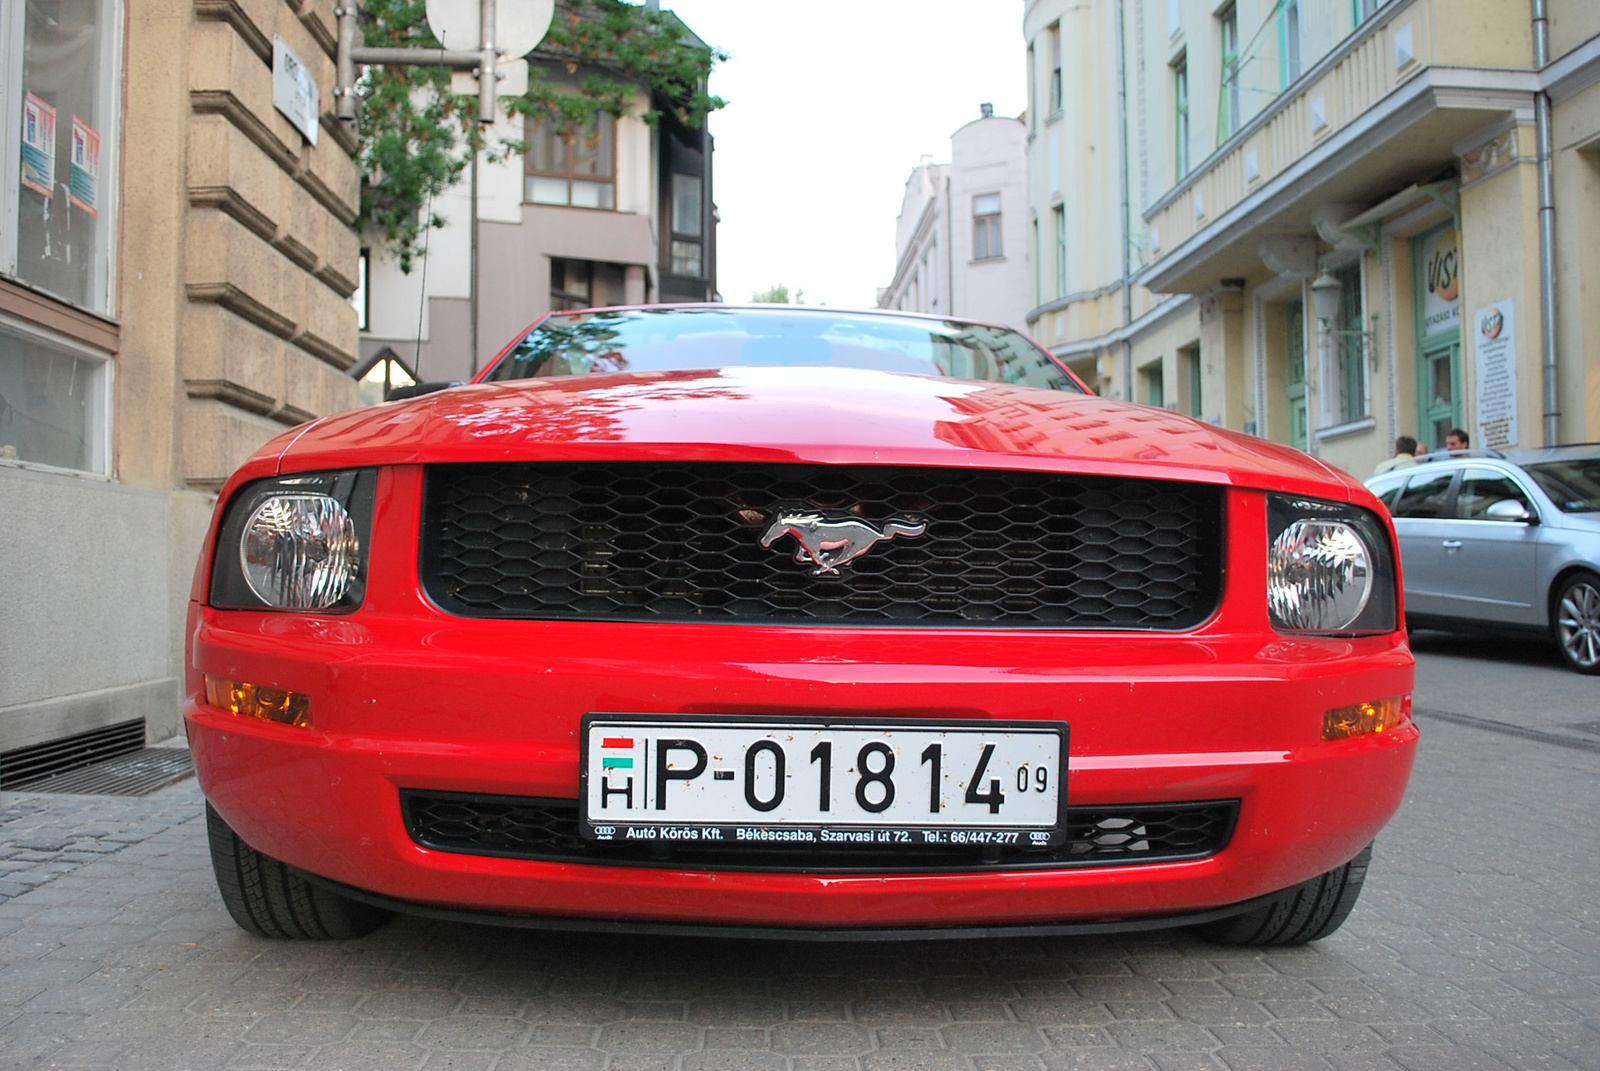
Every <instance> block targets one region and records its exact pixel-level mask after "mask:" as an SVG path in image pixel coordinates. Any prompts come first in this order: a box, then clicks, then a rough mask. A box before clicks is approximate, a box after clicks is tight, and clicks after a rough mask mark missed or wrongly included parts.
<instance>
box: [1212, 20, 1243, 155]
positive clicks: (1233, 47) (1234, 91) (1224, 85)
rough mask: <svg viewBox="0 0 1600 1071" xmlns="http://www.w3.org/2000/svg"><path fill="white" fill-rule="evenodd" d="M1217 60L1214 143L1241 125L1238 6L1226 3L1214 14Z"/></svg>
mask: <svg viewBox="0 0 1600 1071" xmlns="http://www.w3.org/2000/svg"><path fill="white" fill-rule="evenodd" d="M1217 29H1218V41H1219V46H1220V47H1219V49H1218V57H1219V59H1220V65H1219V75H1220V82H1219V84H1218V87H1217V88H1218V101H1217V134H1218V137H1217V144H1219V145H1220V144H1222V143H1223V142H1224V141H1226V140H1227V139H1228V138H1231V137H1232V136H1233V135H1234V134H1236V133H1238V131H1239V128H1240V127H1241V126H1243V125H1244V123H1243V115H1242V114H1241V113H1242V112H1243V106H1242V103H1241V99H1240V92H1239V5H1238V4H1237V3H1232V4H1229V5H1228V6H1227V7H1224V8H1223V9H1222V10H1220V11H1218V12H1217Z"/></svg>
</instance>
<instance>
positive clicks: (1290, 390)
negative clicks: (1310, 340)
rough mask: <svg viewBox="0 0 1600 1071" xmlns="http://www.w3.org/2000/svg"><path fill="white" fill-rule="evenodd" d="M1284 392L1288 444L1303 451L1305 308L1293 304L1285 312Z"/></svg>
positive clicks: (1306, 428)
mask: <svg viewBox="0 0 1600 1071" xmlns="http://www.w3.org/2000/svg"><path fill="white" fill-rule="evenodd" d="M1283 321H1284V333H1285V336H1286V337H1285V338H1284V350H1283V351H1284V357H1285V361H1286V364H1287V367H1286V368H1285V376H1284V382H1285V386H1284V393H1285V394H1286V395H1287V396H1288V399H1289V445H1290V446H1292V447H1294V448H1295V449H1296V450H1304V449H1305V448H1306V444H1307V443H1308V442H1309V440H1310V431H1311V420H1310V415H1309V412H1308V411H1307V409H1306V307H1305V303H1304V302H1300V301H1294V302H1290V303H1289V305H1288V306H1287V307H1286V308H1285V309H1284V317H1283Z"/></svg>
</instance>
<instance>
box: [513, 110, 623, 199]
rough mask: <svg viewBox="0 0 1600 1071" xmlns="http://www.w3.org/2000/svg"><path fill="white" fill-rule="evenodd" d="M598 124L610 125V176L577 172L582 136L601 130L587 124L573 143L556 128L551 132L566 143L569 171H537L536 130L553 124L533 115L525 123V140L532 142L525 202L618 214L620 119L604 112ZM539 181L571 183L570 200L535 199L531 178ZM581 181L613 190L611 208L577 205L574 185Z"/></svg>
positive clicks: (527, 159)
mask: <svg viewBox="0 0 1600 1071" xmlns="http://www.w3.org/2000/svg"><path fill="white" fill-rule="evenodd" d="M595 123H596V125H597V127H603V126H606V125H609V126H610V134H609V140H610V174H608V175H589V174H579V173H578V172H577V170H576V168H577V166H578V154H577V152H576V151H575V148H576V146H577V139H578V137H579V136H581V134H582V132H583V131H586V130H590V129H596V128H597V127H591V126H589V125H588V124H585V125H584V126H583V127H581V128H580V127H575V128H573V132H572V137H571V140H568V139H567V138H564V137H562V136H561V134H560V131H559V130H555V129H554V128H553V127H552V131H551V132H552V133H553V134H554V135H555V136H556V137H557V138H558V139H560V140H561V141H562V142H564V143H565V152H564V156H565V161H566V165H567V166H566V170H565V171H564V172H561V171H555V170H546V169H541V168H535V167H534V166H533V152H532V145H533V137H534V128H535V127H536V126H544V125H550V123H549V120H548V119H536V118H535V117H533V116H531V115H530V116H528V117H527V120H526V122H524V124H523V138H524V139H525V140H526V141H527V142H528V145H529V150H530V151H528V152H526V153H524V154H523V157H522V203H523V204H533V205H541V206H543V207H545V208H579V209H583V210H584V211H586V212H615V211H617V172H618V170H619V168H618V167H617V120H616V118H615V117H614V116H612V115H611V114H610V113H609V112H601V113H599V114H598V115H596V116H595ZM535 178H542V179H557V180H563V181H565V182H566V184H567V199H566V201H565V202H555V201H539V200H535V199H534V198H533V197H532V195H531V194H532V190H531V189H530V182H529V180H530V179H535ZM578 182H586V183H591V184H593V185H596V186H609V187H610V188H611V204H610V206H609V207H607V206H605V205H580V204H574V203H573V200H572V190H573V184H574V183H578Z"/></svg>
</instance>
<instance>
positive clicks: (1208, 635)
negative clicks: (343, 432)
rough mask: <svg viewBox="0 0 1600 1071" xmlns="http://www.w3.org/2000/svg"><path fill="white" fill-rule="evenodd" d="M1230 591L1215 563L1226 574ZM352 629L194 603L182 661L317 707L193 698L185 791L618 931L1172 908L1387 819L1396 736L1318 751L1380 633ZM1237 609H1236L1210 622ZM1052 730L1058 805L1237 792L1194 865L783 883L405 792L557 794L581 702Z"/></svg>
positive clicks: (426, 894)
mask: <svg viewBox="0 0 1600 1071" xmlns="http://www.w3.org/2000/svg"><path fill="white" fill-rule="evenodd" d="M1235 578H1236V579H1237V574H1236V577H1235ZM404 611H405V612H396V613H386V612H382V611H381V610H373V611H371V612H363V613H361V614H359V615H356V616H353V617H349V618H331V617H326V618H312V617H301V616H295V615H275V614H267V613H249V612H239V611H233V612H225V611H215V610H211V609H209V608H200V607H196V612H195V630H194V640H195V644H194V655H195V662H194V668H195V669H196V670H197V671H198V672H203V673H211V674H214V675H218V676H224V677H229V678H233V679H241V680H250V681H257V682H260V683H263V684H267V685H270V686H273V687H279V688H288V689H292V690H295V691H301V692H305V693H306V694H308V695H310V696H312V704H313V705H312V719H311V727H310V728H295V727H289V726H280V725H274V724H270V723H266V722H260V721H255V720H252V719H246V718H240V717H236V716H234V715H232V714H229V713H227V712H224V711H222V710H219V709H217V708H214V707H211V706H208V705H206V704H205V703H204V702H203V701H201V699H200V697H199V695H198V694H195V693H197V692H198V689H197V688H196V687H195V686H194V684H193V682H191V689H190V690H191V699H190V702H189V704H188V706H187V710H186V716H187V719H188V725H189V731H190V738H191V741H192V745H193V748H194V754H195V759H196V765H197V768H198V771H199V776H200V780H201V784H202V786H203V788H204V789H205V792H206V795H207V797H208V798H209V799H210V800H211V802H212V804H213V805H214V806H215V807H216V808H217V810H218V812H219V813H220V814H221V815H222V817H223V818H224V819H226V820H227V822H228V823H229V825H231V826H232V827H233V828H234V829H235V831H237V832H238V834H239V835H240V836H241V837H243V838H244V840H245V841H246V842H247V843H249V844H250V845H252V846H253V847H255V848H257V849H259V850H261V851H263V852H266V853H267V854H269V855H272V856H274V857H276V858H278V859H281V860H283V861H285V862H287V863H289V864H291V865H293V866H295V867H297V868H300V869H301V870H304V871H306V872H308V873H310V874H312V875H316V876H318V877H321V878H324V879H327V880H330V881H333V882H338V883H341V884H342V885H344V886H348V887H350V888H352V889H354V890H361V891H364V892H365V893H366V894H371V895H374V896H376V897H379V898H389V899H392V900H395V901H401V902H404V903H407V904H411V905H422V906H423V907H425V908H429V909H435V910H446V911H470V912H488V913H493V914H499V915H506V916H520V917H539V918H543V919H583V920H626V921H630V922H632V923H636V924H650V923H657V924H687V925H705V924H715V925H723V926H745V927H779V928H783V929H786V930H793V929H802V930H804V929H824V928H826V929H836V928H842V929H850V930H856V931H862V932H866V931H875V930H882V929H887V928H894V929H903V928H906V927H913V928H914V927H933V928H941V929H943V928H949V927H957V928H960V927H1006V926H1049V925H1068V926H1074V927H1079V928H1081V927H1084V926H1098V925H1118V926H1126V925H1130V924H1137V923H1138V921H1139V920H1147V921H1160V920H1174V919H1176V920H1177V921H1185V920H1191V921H1192V920H1193V919H1191V918H1190V916H1193V915H1195V914H1196V913H1205V912H1212V911H1216V910H1219V909H1224V908H1227V907H1229V906H1230V905H1239V904H1242V903H1245V902H1247V901H1250V900H1252V899H1253V898H1255V897H1259V896H1262V895H1265V894H1268V893H1271V892H1274V891H1276V890H1279V889H1283V888H1286V887H1288V886H1290V885H1293V884H1296V883H1298V882H1300V881H1303V880H1306V879H1307V878H1310V877H1313V876H1315V875H1317V874H1320V873H1323V872H1325V871H1327V870H1329V869H1332V868H1333V867H1335V866H1338V865H1340V864H1342V863H1344V862H1346V861H1347V860H1349V859H1350V858H1351V857H1353V856H1354V855H1355V854H1356V853H1357V852H1358V851H1359V850H1360V849H1361V848H1362V846H1364V845H1365V844H1367V843H1368V842H1370V841H1371V840H1372V839H1373V837H1374V836H1375V835H1376V834H1377V832H1378V831H1379V829H1381V827H1382V826H1383V825H1384V824H1385V822H1387V821H1388V819H1389V818H1390V817H1391V816H1392V815H1393V813H1394V812H1395V810H1396V809H1397V808H1398V806H1399V804H1400V800H1401V795H1402V793H1403V791H1404V788H1405V784H1406V781H1407V779H1408V777H1409V773H1410V768H1411V763H1412V759H1413V754H1414V750H1415V742H1416V735H1417V734H1416V730H1415V728H1414V727H1413V726H1412V725H1411V724H1410V723H1409V722H1407V723H1405V724H1403V725H1401V726H1400V727H1399V728H1397V729H1395V730H1393V731H1391V732H1386V733H1382V734H1375V735H1372V736H1367V737H1359V738H1355V739H1350V740H1343V741H1337V742H1332V743H1329V742H1325V741H1323V740H1322V738H1321V725H1322V714H1323V712H1324V711H1325V710H1328V709H1330V708H1334V707H1339V706H1344V705H1350V704H1354V703H1359V702H1364V701H1371V700H1374V699H1379V698H1383V697H1385V696H1393V695H1405V694H1409V692H1410V690H1411V684H1412V660H1411V656H1410V653H1409V651H1408V650H1407V649H1406V647H1405V643H1404V639H1403V637H1402V636H1400V635H1398V634H1396V635H1391V636H1384V637H1372V638H1364V639H1340V640H1323V639H1295V638H1289V637H1282V636H1273V635H1272V634H1271V633H1270V632H1269V631H1268V630H1267V629H1265V628H1261V627H1259V622H1254V621H1251V622H1247V624H1248V625H1250V626H1252V627H1248V628H1242V627H1241V620H1240V618H1241V615H1238V614H1236V615H1234V616H1233V617H1232V618H1230V616H1229V615H1228V613H1227V612H1226V610H1225V612H1224V613H1223V614H1221V615H1219V618H1218V619H1217V620H1215V621H1213V622H1212V623H1211V624H1210V625H1209V626H1207V628H1205V629H1202V630H1199V631H1197V632H1196V633H1192V634H1188V635H1185V636H1183V637H1170V636H1167V637H1163V636H1152V635H1148V634H1144V635H1138V636H1126V637H1119V636H1109V635H1102V636H1093V635H1082V634H1079V635H1061V634H1044V633H1026V634H1005V635H995V634H992V633H976V632H966V633H952V632H937V633H935V632H931V631H909V630H908V631H893V632H890V631H884V630H879V631H852V632H846V631H842V630H840V631H835V630H820V629H783V628H747V627H727V626H700V625H640V624H634V625H622V626H615V625H606V624H603V623H598V622H595V623H553V622H506V621H470V620H463V619H460V618H452V617H447V616H445V615H442V614H440V613H438V612H437V611H436V610H432V609H431V608H424V607H421V606H412V607H408V608H404ZM1230 620H1232V622H1233V624H1232V626H1231V630H1230V626H1229V625H1228V624H1227V623H1228V622H1229V621H1230ZM593 710H611V711H636V712H650V713H674V714H750V715H760V716H763V717H768V718H774V719H781V718H782V717H784V716H785V715H788V716H796V715H819V714H822V715H835V716H856V717H863V716H870V717H874V718H885V717H888V718H892V717H908V718H917V719H919V720H925V719H929V718H939V717H961V718H992V719H1002V720H1029V719H1061V720H1065V721H1067V722H1069V723H1070V724H1071V726H1072V750H1071V765H1070V768H1069V780H1068V798H1069V804H1070V805H1071V806H1075V807H1076V806H1088V805H1103V804H1114V803H1160V802H1181V801H1191V800H1215V799H1237V800H1239V801H1240V810H1239V818H1238V824H1237V828H1236V830H1235V832H1234V835H1233V838H1232V840H1231V842H1230V843H1229V844H1228V846H1227V847H1226V848H1225V849H1224V850H1222V851H1221V852H1219V853H1217V854H1216V855H1213V856H1210V857H1208V858H1204V859H1197V860H1191V861H1185V862H1173V863H1143V864H1121V865H1115V866H1103V867H1075V868H1071V869H1060V870H1019V871H1004V870H1001V871H991V872H964V873H948V874H927V873H918V874H858V873H852V874H799V873H752V872H747V871H737V872H734V871H724V870H693V869H687V868H685V869H677V868H674V867H672V866H670V865H669V866H651V867H625V866H595V865H583V864H572V863H557V862H535V861H529V860H523V859H507V858H494V857H487V856H477V855H464V854H456V853H451V852H442V851H433V850H429V849H427V848H424V847H422V846H420V845H418V844H417V843H415V842H414V841H413V840H412V839H411V837H410V835H409V834H408V832H407V829H406V826H405V824H404V822H403V820H402V816H401V809H400V791H401V790H402V789H430V790H438V791H445V792H474V793H484V794H502V795H520V796H539V797H553V798H568V799H571V798H575V797H576V796H577V794H578V726H579V721H580V719H581V717H582V715H583V714H584V713H585V712H587V711H593Z"/></svg>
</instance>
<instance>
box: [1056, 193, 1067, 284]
mask: <svg viewBox="0 0 1600 1071" xmlns="http://www.w3.org/2000/svg"><path fill="white" fill-rule="evenodd" d="M1053 214H1054V215H1055V224H1056V257H1055V260H1056V297H1058V298H1064V297H1066V296H1067V209H1066V206H1065V205H1056V207H1055V210H1054V213H1053Z"/></svg>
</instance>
